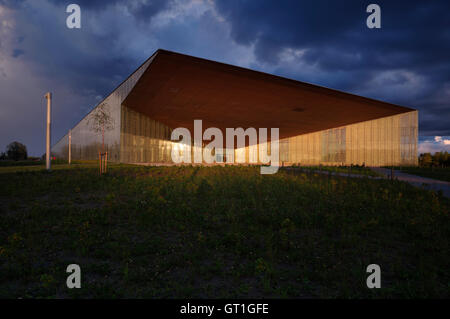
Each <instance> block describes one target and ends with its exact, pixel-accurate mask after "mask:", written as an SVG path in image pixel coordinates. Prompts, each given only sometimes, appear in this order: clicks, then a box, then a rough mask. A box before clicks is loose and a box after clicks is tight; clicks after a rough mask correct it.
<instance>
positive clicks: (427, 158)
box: [419, 152, 450, 167]
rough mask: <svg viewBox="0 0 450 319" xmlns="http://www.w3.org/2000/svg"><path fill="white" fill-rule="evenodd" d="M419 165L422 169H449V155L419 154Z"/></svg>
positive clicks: (444, 153) (440, 153)
mask: <svg viewBox="0 0 450 319" xmlns="http://www.w3.org/2000/svg"><path fill="white" fill-rule="evenodd" d="M419 165H420V166H423V167H450V154H449V153H448V152H436V153H434V154H433V155H431V154H430V153H423V154H420V156H419Z"/></svg>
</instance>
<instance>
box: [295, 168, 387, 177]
mask: <svg viewBox="0 0 450 319" xmlns="http://www.w3.org/2000/svg"><path fill="white" fill-rule="evenodd" d="M294 167H295V166H294ZM301 169H302V170H310V171H322V172H331V173H338V174H349V173H350V174H356V175H364V176H372V177H376V176H381V175H380V174H378V173H377V172H374V171H373V170H371V169H370V168H369V167H364V166H302V167H301Z"/></svg>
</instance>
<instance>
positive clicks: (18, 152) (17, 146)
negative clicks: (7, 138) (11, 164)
mask: <svg viewBox="0 0 450 319" xmlns="http://www.w3.org/2000/svg"><path fill="white" fill-rule="evenodd" d="M6 154H7V155H8V159H11V160H14V161H21V160H26V159H27V157H28V154H27V147H26V146H25V145H23V144H22V143H19V142H12V143H10V144H8V146H6Z"/></svg>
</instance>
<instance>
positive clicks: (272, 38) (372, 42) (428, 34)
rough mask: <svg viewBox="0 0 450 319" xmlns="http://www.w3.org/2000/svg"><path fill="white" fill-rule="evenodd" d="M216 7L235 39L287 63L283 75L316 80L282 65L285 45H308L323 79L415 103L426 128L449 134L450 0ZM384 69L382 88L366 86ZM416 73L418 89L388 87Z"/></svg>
mask: <svg viewBox="0 0 450 319" xmlns="http://www.w3.org/2000/svg"><path fill="white" fill-rule="evenodd" d="M370 3H377V4H379V5H380V7H381V21H382V28H381V29H368V28H367V26H366V18H367V16H368V15H369V14H368V13H366V7H367V5H368V4H370ZM216 8H217V10H218V12H219V13H220V14H221V15H223V16H224V17H225V18H226V19H227V20H228V21H229V23H230V25H231V35H232V37H233V39H234V40H235V41H237V42H238V43H241V44H246V45H254V47H255V55H256V57H257V59H258V60H259V61H260V62H261V63H268V64H275V65H280V67H279V68H278V69H277V72H279V73H281V74H282V75H287V76H290V77H294V78H297V79H299V80H304V81H307V82H310V81H308V79H307V78H306V79H305V75H304V74H301V72H298V71H296V73H294V74H293V73H292V71H290V70H289V69H283V58H282V55H283V52H284V50H285V49H289V48H290V49H299V50H304V54H303V55H302V56H301V61H302V62H303V63H305V64H306V65H314V66H316V67H317V70H318V72H323V73H324V74H327V76H324V77H322V78H320V83H318V84H320V85H325V86H330V87H334V88H337V89H341V90H350V91H353V92H355V93H365V92H368V93H369V94H370V97H374V98H379V99H386V98H389V99H390V100H389V101H390V102H394V103H400V104H404V105H407V106H411V107H416V108H418V109H419V110H420V112H421V119H422V118H423V119H424V120H421V123H420V129H421V132H422V133H427V132H428V133H433V134H435V133H436V132H440V134H442V135H448V134H450V127H449V125H448V124H447V123H448V119H449V118H450V114H449V113H450V112H449V111H448V110H449V109H450V105H449V101H448V100H447V101H445V100H439V101H436V95H438V93H439V91H440V90H442V89H443V87H444V86H445V85H446V84H447V83H449V81H450V61H449V52H450V18H449V14H450V2H449V1H359V0H346V1H324V0H315V1H271V0H260V1H244V2H242V1H237V0H231V1H230V0H218V1H216ZM392 70H407V71H408V72H410V73H408V72H389V71H392ZM383 72H387V73H386V74H388V75H387V76H383V77H382V79H383V81H382V82H381V83H377V84H379V85H382V86H384V87H383V88H380V90H379V91H378V92H377V90H374V89H373V88H369V87H367V86H368V85H371V86H372V87H373V85H374V83H373V81H371V79H376V78H377V77H379V76H380V75H382V74H383ZM333 73H335V74H337V76H334V75H333ZM309 76H310V75H309ZM416 76H417V77H420V78H421V79H422V85H418V86H417V87H415V88H414V92H411V94H401V93H399V92H397V94H395V92H392V94H391V93H390V92H388V89H386V87H389V86H392V87H401V86H407V85H412V84H414V81H415V80H414V77H416ZM383 92H385V93H383ZM449 97H450V96H449ZM422 115H424V116H423V117H422Z"/></svg>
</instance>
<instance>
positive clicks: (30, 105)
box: [0, 0, 450, 155]
mask: <svg viewBox="0 0 450 319" xmlns="http://www.w3.org/2000/svg"><path fill="white" fill-rule="evenodd" d="M372 2H374V3H378V4H380V6H381V10H382V13H381V16H382V28H381V29H378V30H374V29H372V30H371V29H368V28H367V27H366V18H367V16H368V13H366V7H367V5H368V4H369V3H372ZM70 3H77V4H79V5H80V7H81V10H82V28H81V29H79V30H73V29H68V28H67V27H66V17H67V16H68V14H67V13H66V12H65V11H66V6H67V5H68V4H70ZM0 5H2V6H5V7H7V8H9V9H10V10H8V12H6V13H5V12H4V13H3V17H6V18H8V19H10V20H8V21H6V22H5V21H0V62H1V63H0V95H1V96H2V103H1V105H0V121H1V123H0V151H1V150H3V148H4V145H6V144H7V143H9V142H11V141H12V140H13V139H16V137H15V136H17V134H18V133H17V132H18V131H17V130H15V127H16V126H18V124H17V123H19V122H20V121H22V122H20V123H22V124H21V126H22V127H23V129H22V130H20V134H22V135H21V136H24V138H29V141H30V142H27V145H30V147H29V149H30V150H32V151H33V150H37V151H33V154H35V155H36V154H39V155H40V154H41V153H42V149H43V144H42V141H43V139H42V136H40V135H39V134H36V133H35V132H36V131H39V130H41V128H36V126H35V121H32V120H31V118H32V117H38V116H41V115H42V114H41V113H42V112H41V111H39V112H38V111H36V103H39V102H37V101H41V100H42V95H43V93H45V92H46V90H50V89H51V90H53V91H54V100H55V113H54V118H55V121H54V123H55V126H54V128H55V129H54V133H55V134H54V136H56V139H58V138H59V137H61V136H62V135H63V134H64V133H66V132H67V130H68V129H69V128H70V127H72V126H73V125H74V124H75V123H77V122H78V121H79V120H80V119H81V118H82V117H83V116H84V115H85V114H86V113H87V112H88V111H89V110H90V109H91V108H92V107H93V106H94V105H95V104H96V103H97V102H99V100H100V99H101V98H103V97H105V96H106V95H107V94H108V93H109V92H111V90H113V89H114V87H115V86H117V85H118V84H119V83H120V82H122V81H123V80H124V79H125V78H126V77H127V76H128V75H129V74H130V73H131V72H133V70H135V69H136V68H137V67H138V66H139V65H140V64H141V63H142V62H143V61H144V60H145V59H146V58H148V56H150V54H151V53H152V52H153V51H154V50H156V49H157V48H158V47H161V48H165V49H169V50H174V51H178V52H182V53H186V54H190V55H195V56H200V57H204V58H208V59H212V60H218V61H221V62H226V63H230V64H236V65H241V66H245V67H250V68H253V69H257V70H260V71H263V72H269V73H275V74H278V75H281V76H286V77H289V78H293V79H297V80H301V81H305V82H310V83H314V84H318V85H323V86H327V87H332V88H336V89H339V90H343V91H347V92H351V93H356V94H360V95H363V96H368V97H372V98H376V99H381V100H385V101H388V102H393V103H398V104H402V105H406V106H411V107H415V108H418V109H419V110H420V134H422V135H431V134H433V135H443V136H444V135H445V136H446V135H450V129H449V126H448V125H447V122H448V119H449V118H450V106H449V101H450V63H449V59H448V52H450V26H449V24H450V19H448V16H449V12H450V2H448V1H398V0H397V1H359V0H346V1H337V0H336V1H323V0H315V1H306V0H304V1H300V0H298V1H273V0H255V1H234V0H218V1H204V2H203V3H200V2H198V1H197V2H193V3H191V2H190V1H187V0H186V1H185V0H180V1H177V0H167V1H165V0H153V1H151V0H148V1H145V0H130V1H125V0H94V1H93V0H73V1H66V0H15V1H13V0H0ZM189 10H191V11H189ZM9 11H10V12H9ZM160 13H161V14H160ZM166 13H167V14H166ZM1 14H2V12H1V11H0V15H1ZM8 63H9V64H8ZM13 66H14V68H20V71H17V70H15V69H14V68H13ZM19 72H22V73H23V74H26V76H25V77H23V80H22V79H21V78H20V77H19V76H18V74H19ZM22 73H20V74H22ZM14 79H15V80H14ZM2 81H3V82H2ZM14 81H16V82H17V83H16V82H14ZM6 87H8V88H6ZM28 88H29V89H28ZM27 90H28V91H27ZM24 91H27V94H23V92H24ZM21 107H22V109H21V110H20V112H22V113H24V114H25V113H26V110H28V109H29V110H31V111H32V112H34V113H32V114H33V115H30V116H29V117H23V116H21V115H20V114H22V113H20V112H19V111H17V110H18V109H19V108H21ZM58 112H59V113H58ZM19 113H20V114H19ZM30 114H31V113H30ZM5 119H6V120H5ZM26 119H30V120H29V122H25V120H26ZM43 121H44V118H43V119H42V121H41V120H39V121H38V122H39V123H41V122H42V123H43ZM16 122H17V123H16ZM42 123H41V124H42ZM41 124H39V125H41ZM42 132H44V128H43V127H42ZM7 134H9V135H7ZM36 136H37V137H36Z"/></svg>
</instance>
